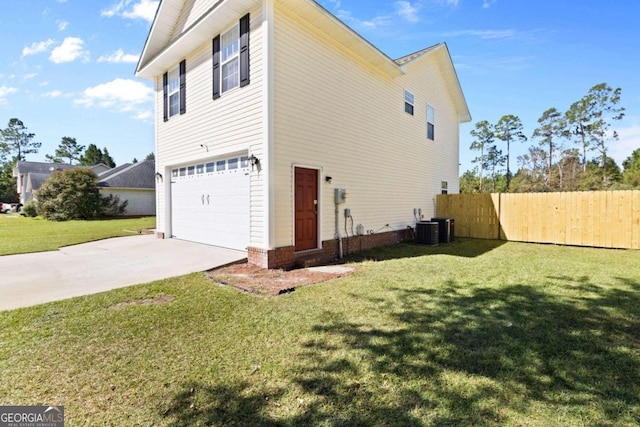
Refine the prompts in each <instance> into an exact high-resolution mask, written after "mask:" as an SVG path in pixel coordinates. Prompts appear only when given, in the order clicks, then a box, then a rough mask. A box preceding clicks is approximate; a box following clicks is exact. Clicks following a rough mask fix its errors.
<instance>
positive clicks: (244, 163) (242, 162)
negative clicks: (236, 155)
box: [240, 156, 249, 168]
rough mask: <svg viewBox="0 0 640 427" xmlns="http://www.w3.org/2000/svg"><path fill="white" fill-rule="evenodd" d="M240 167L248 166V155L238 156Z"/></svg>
mask: <svg viewBox="0 0 640 427" xmlns="http://www.w3.org/2000/svg"><path fill="white" fill-rule="evenodd" d="M240 167H241V168H248V167H249V156H242V157H240Z"/></svg>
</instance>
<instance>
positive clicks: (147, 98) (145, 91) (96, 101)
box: [74, 79, 153, 120]
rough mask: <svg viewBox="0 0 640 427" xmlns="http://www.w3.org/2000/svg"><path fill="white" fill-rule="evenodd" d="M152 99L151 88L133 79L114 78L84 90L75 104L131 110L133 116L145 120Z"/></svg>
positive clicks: (122, 110) (124, 110) (120, 110)
mask: <svg viewBox="0 0 640 427" xmlns="http://www.w3.org/2000/svg"><path fill="white" fill-rule="evenodd" d="M152 101H153V89H152V88H151V87H149V86H147V85H145V84H144V83H141V82H138V81H135V80H128V79H127V80H125V79H115V80H112V81H110V82H108V83H103V84H100V85H97V86H94V87H90V88H87V89H85V90H84V92H83V93H82V98H80V99H76V100H75V101H74V103H75V104H76V105H82V106H84V107H99V108H106V109H109V110H114V111H119V112H133V113H134V115H133V116H134V117H135V118H140V119H141V120H147V117H149V116H148V115H147V113H146V112H147V110H149V105H148V104H150V103H152Z"/></svg>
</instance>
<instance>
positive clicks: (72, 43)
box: [49, 37, 89, 64]
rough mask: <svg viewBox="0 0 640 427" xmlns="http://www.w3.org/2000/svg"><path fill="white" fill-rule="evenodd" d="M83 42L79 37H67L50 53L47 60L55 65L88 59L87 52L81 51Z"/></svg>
mask: <svg viewBox="0 0 640 427" xmlns="http://www.w3.org/2000/svg"><path fill="white" fill-rule="evenodd" d="M83 46H84V41H83V40H82V39H81V38H79V37H67V38H66V39H64V41H63V42H62V44H61V45H60V46H58V47H56V48H55V49H53V50H52V51H51V56H50V57H49V60H51V62H53V63H55V64H61V63H63V62H73V61H75V60H76V59H83V60H85V61H86V60H88V59H89V51H88V50H84V49H83Z"/></svg>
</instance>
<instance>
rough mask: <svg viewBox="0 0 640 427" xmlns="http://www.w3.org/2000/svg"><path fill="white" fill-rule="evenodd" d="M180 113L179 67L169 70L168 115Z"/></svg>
mask: <svg viewBox="0 0 640 427" xmlns="http://www.w3.org/2000/svg"><path fill="white" fill-rule="evenodd" d="M178 113H180V69H179V68H178V67H176V68H174V69H173V70H171V71H170V72H169V117H171V116H175V115H176V114H178Z"/></svg>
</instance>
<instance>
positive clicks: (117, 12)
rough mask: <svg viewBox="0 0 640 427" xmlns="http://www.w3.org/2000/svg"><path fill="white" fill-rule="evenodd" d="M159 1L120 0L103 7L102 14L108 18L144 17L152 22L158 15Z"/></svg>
mask: <svg viewBox="0 0 640 427" xmlns="http://www.w3.org/2000/svg"><path fill="white" fill-rule="evenodd" d="M159 3H160V2H159V1H158V0H137V1H133V0H120V1H118V2H117V3H114V4H112V5H111V6H110V7H108V8H107V9H103V10H102V11H101V12H100V14H101V15H102V16H105V17H107V18H111V17H113V16H121V17H123V18H128V19H143V20H145V21H148V22H151V21H153V18H154V17H155V15H156V10H157V9H158V4H159Z"/></svg>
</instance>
